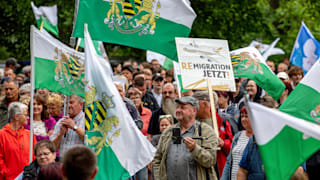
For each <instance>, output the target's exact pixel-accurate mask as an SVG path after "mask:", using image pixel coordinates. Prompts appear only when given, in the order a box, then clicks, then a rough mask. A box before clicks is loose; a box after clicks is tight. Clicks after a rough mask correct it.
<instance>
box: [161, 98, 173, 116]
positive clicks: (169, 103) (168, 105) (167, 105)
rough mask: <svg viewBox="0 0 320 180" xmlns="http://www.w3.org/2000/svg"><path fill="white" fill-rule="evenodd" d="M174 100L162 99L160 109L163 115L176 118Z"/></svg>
mask: <svg viewBox="0 0 320 180" xmlns="http://www.w3.org/2000/svg"><path fill="white" fill-rule="evenodd" d="M174 100H175V99H171V98H162V100H161V107H162V110H163V112H164V113H165V114H171V116H172V117H174V118H176V109H177V105H176V102H175V101H174Z"/></svg>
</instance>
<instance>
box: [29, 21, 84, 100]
mask: <svg viewBox="0 0 320 180" xmlns="http://www.w3.org/2000/svg"><path fill="white" fill-rule="evenodd" d="M31 30H32V31H33V32H32V38H31V40H32V41H33V42H32V43H31V45H32V50H33V56H34V62H35V63H34V66H35V67H32V68H34V72H35V89H42V88H46V89H48V90H50V91H53V92H61V93H63V94H65V95H71V94H78V95H80V96H82V97H84V86H85V85H84V67H83V64H84V53H80V52H78V51H75V50H74V49H72V48H70V47H68V46H67V45H65V44H63V43H61V42H60V41H58V40H57V39H55V38H54V37H52V36H51V35H49V34H48V33H45V32H40V31H39V30H38V29H37V28H35V27H34V26H32V29H31Z"/></svg>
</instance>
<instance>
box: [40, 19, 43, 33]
mask: <svg viewBox="0 0 320 180" xmlns="http://www.w3.org/2000/svg"><path fill="white" fill-rule="evenodd" d="M42 29H43V21H41V25H40V31H42Z"/></svg>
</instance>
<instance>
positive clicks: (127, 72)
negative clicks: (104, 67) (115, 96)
mask: <svg viewBox="0 0 320 180" xmlns="http://www.w3.org/2000/svg"><path fill="white" fill-rule="evenodd" d="M121 73H122V75H124V76H125V77H126V78H127V80H128V83H129V84H131V83H132V74H133V67H132V66H131V65H127V66H123V67H122V70H121Z"/></svg>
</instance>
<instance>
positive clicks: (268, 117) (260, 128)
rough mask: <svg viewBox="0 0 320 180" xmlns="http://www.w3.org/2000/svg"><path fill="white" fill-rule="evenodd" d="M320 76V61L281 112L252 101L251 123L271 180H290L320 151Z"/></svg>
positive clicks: (290, 96)
mask: <svg viewBox="0 0 320 180" xmlns="http://www.w3.org/2000/svg"><path fill="white" fill-rule="evenodd" d="M319 77H320V62H319V61H317V62H316V63H315V64H314V66H313V67H312V68H311V69H310V71H309V72H308V73H307V75H306V76H305V77H304V78H303V79H302V80H301V82H300V83H299V84H298V85H297V87H296V88H295V89H294V90H293V91H292V92H291V93H290V95H289V97H288V98H287V99H286V100H285V101H284V103H283V104H282V105H281V106H280V108H279V110H280V111H279V110H277V109H271V108H267V107H264V106H262V105H259V104H256V103H251V102H248V104H249V110H250V111H249V112H251V113H250V115H252V117H250V122H251V125H252V128H253V131H254V136H255V139H256V141H257V145H258V147H259V151H260V154H261V159H262V161H263V165H264V171H265V173H266V176H267V178H268V179H269V180H289V179H290V177H291V176H292V174H293V173H294V172H295V171H296V170H297V168H298V167H299V166H300V165H301V164H303V163H304V162H305V161H306V160H307V159H308V158H309V157H310V156H311V155H312V154H313V153H314V152H316V151H317V150H319V149H320V79H319ZM251 118H252V119H251Z"/></svg>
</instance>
